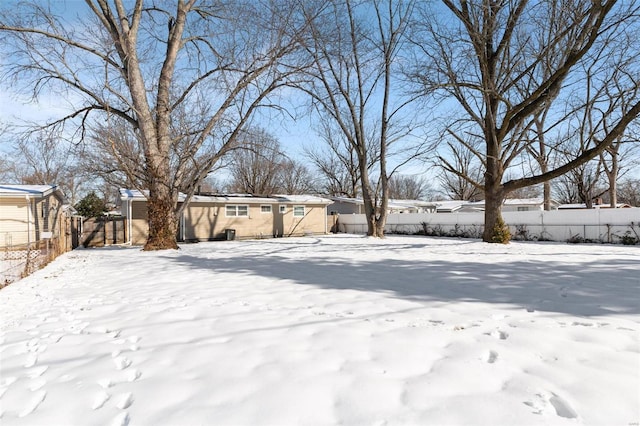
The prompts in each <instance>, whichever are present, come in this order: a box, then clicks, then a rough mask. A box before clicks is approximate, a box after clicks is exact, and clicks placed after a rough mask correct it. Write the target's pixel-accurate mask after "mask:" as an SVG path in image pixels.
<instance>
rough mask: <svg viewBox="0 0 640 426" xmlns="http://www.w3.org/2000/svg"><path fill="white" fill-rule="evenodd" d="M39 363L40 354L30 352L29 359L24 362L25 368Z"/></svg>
mask: <svg viewBox="0 0 640 426" xmlns="http://www.w3.org/2000/svg"><path fill="white" fill-rule="evenodd" d="M37 363H38V355H36V354H29V356H28V357H27V360H26V361H25V363H24V368H31V367H33V366H34V365H36V364H37Z"/></svg>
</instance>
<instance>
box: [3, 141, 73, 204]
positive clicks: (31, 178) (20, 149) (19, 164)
mask: <svg viewBox="0 0 640 426" xmlns="http://www.w3.org/2000/svg"><path fill="white" fill-rule="evenodd" d="M18 137H19V139H18V141H17V142H16V144H15V145H14V147H13V166H12V172H13V176H14V180H15V181H16V182H20V183H22V184H25V185H57V186H59V187H60V189H61V190H62V191H63V192H64V194H65V196H66V197H67V199H68V201H69V202H70V203H72V204H73V203H75V202H76V201H78V199H79V198H78V195H79V191H80V190H81V187H82V186H83V183H84V182H83V180H82V179H79V178H78V177H77V174H78V167H77V164H76V161H75V155H74V146H73V145H72V144H70V143H69V142H68V141H67V140H65V138H64V136H63V135H61V134H60V132H58V131H56V130H55V129H54V130H41V131H37V132H29V133H26V134H23V135H18Z"/></svg>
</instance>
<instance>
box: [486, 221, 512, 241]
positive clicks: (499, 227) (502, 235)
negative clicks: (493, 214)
mask: <svg viewBox="0 0 640 426" xmlns="http://www.w3.org/2000/svg"><path fill="white" fill-rule="evenodd" d="M510 239H511V232H510V231H509V227H508V226H507V224H506V223H504V220H503V219H502V217H500V216H498V220H497V221H496V225H495V226H494V227H493V235H492V236H491V242H493V243H500V244H509V240H510Z"/></svg>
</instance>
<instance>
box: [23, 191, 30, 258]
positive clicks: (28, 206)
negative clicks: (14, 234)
mask: <svg viewBox="0 0 640 426" xmlns="http://www.w3.org/2000/svg"><path fill="white" fill-rule="evenodd" d="M24 198H25V200H26V202H27V250H29V249H30V248H31V214H30V213H31V202H30V200H29V194H26V195H25V196H24Z"/></svg>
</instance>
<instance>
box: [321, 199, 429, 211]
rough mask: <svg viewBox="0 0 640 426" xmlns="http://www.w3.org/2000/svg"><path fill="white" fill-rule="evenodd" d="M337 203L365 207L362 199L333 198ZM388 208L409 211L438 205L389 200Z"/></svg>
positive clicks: (427, 202) (421, 201) (418, 201)
mask: <svg viewBox="0 0 640 426" xmlns="http://www.w3.org/2000/svg"><path fill="white" fill-rule="evenodd" d="M331 199H332V200H333V201H335V202H339V203H346V204H356V205H360V206H361V205H364V200H363V199H362V198H349V197H331ZM387 207H388V208H390V209H409V208H418V207H432V208H435V207H436V203H433V202H430V201H423V200H389V202H388V204H387Z"/></svg>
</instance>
